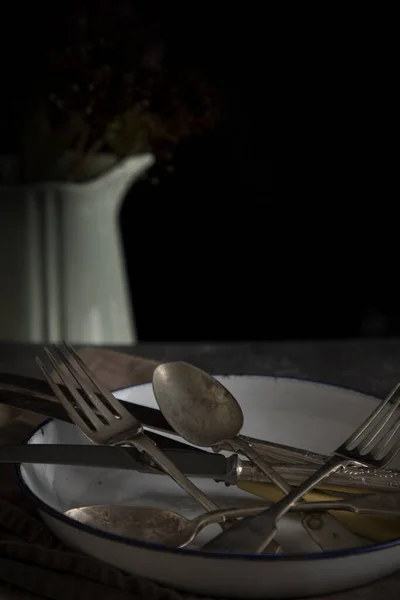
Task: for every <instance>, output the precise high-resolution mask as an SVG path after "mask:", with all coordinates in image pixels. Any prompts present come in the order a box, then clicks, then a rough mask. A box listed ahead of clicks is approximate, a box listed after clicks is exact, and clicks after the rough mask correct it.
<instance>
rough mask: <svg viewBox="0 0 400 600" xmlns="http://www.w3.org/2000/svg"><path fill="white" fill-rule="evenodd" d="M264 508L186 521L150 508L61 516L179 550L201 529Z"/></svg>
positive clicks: (84, 510) (103, 508)
mask: <svg viewBox="0 0 400 600" xmlns="http://www.w3.org/2000/svg"><path fill="white" fill-rule="evenodd" d="M263 509H265V504H258V505H257V506H251V507H246V508H221V509H219V510H214V511H211V512H207V513H203V514H201V515H199V516H198V517H196V518H194V519H187V518H186V517H183V516H182V515H179V514H178V513H176V512H173V511H172V510H168V509H164V508H157V507H151V506H118V505H97V506H96V505H94V506H81V507H79V508H71V509H70V510H67V511H66V512H65V513H64V514H65V515H66V516H67V517H70V518H71V519H74V520H75V521H79V523H82V524H84V525H90V526H91V527H96V528H97V529H101V530H103V531H107V532H108V533H113V534H115V535H120V536H121V537H125V538H132V539H134V540H138V541H141V542H148V543H153V544H163V545H164V546H169V547H173V548H182V547H184V546H186V545H187V544H189V543H190V542H191V541H192V540H193V539H194V538H195V537H196V535H197V534H198V533H200V531H201V530H202V529H204V528H205V527H206V526H207V525H212V524H214V523H224V522H225V521H226V520H227V519H228V518H230V517H231V518H234V517H242V516H251V515H256V514H258V513H260V512H261V511H262V510H263Z"/></svg>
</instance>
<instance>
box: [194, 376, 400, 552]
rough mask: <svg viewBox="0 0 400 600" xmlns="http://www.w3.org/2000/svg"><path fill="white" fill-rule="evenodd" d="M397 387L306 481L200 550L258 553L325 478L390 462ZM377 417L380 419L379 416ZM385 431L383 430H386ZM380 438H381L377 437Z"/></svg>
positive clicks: (396, 443) (396, 442)
mask: <svg viewBox="0 0 400 600" xmlns="http://www.w3.org/2000/svg"><path fill="white" fill-rule="evenodd" d="M399 388H400V383H398V384H397V385H396V387H395V388H394V389H393V390H392V391H391V392H390V394H389V395H388V396H387V398H385V399H384V400H383V401H382V402H381V403H380V404H379V405H378V407H377V408H376V409H375V410H374V411H373V412H372V413H371V415H370V416H369V417H368V418H367V419H366V420H365V421H364V422H363V423H362V424H361V425H360V426H359V427H358V428H357V429H356V431H355V432H354V433H353V435H351V436H350V437H349V438H348V439H347V440H346V441H345V442H344V443H343V444H342V445H341V446H339V447H338V448H337V449H336V450H335V451H334V452H333V453H332V456H331V458H329V459H328V460H327V462H326V463H325V464H324V465H322V467H320V468H319V469H318V470H317V471H316V472H315V473H314V474H313V475H311V476H310V477H309V478H308V479H306V481H305V482H304V483H303V484H301V485H300V486H299V487H297V488H294V489H293V490H292V491H291V492H290V493H289V494H287V496H285V498H283V499H282V500H280V501H279V502H277V503H276V504H274V505H273V506H272V507H271V508H270V509H268V510H265V511H263V512H262V513H260V514H259V515H257V516H255V517H248V518H246V519H242V520H241V521H239V522H238V523H236V524H235V525H233V526H232V527H231V528H230V529H229V530H228V531H225V532H223V533H221V534H220V535H218V536H217V537H216V538H214V539H213V540H211V541H210V542H208V543H207V544H206V545H205V546H204V547H203V550H206V551H210V552H233V553H246V554H248V553H260V552H262V551H263V550H264V549H265V548H266V547H267V545H268V544H269V543H270V542H271V540H272V539H273V538H274V536H275V534H276V530H277V527H276V524H277V522H278V520H279V519H280V518H281V517H283V516H284V515H285V514H286V513H287V512H288V510H290V508H291V507H292V506H293V505H294V504H296V502H297V501H298V500H300V499H301V498H302V497H303V496H304V495H305V494H307V492H309V491H310V490H312V489H313V488H314V487H316V486H317V485H318V484H319V483H321V481H323V480H324V479H325V478H326V477H329V475H331V474H332V473H334V472H335V471H337V470H338V469H340V468H341V467H345V466H347V465H348V464H349V463H352V462H353V463H354V462H357V463H361V464H363V465H365V466H368V467H375V468H378V469H380V468H382V467H385V466H386V465H387V464H388V463H390V461H391V460H393V458H394V457H395V456H396V455H397V454H398V452H399V451H400V439H399V436H398V435H396V434H397V433H398V431H399V429H400V417H399V416H398V415H396V411H397V409H398V407H399V405H400V394H399V395H398V397H397V398H395V396H396V394H397V392H398V390H399ZM392 400H393V404H392V406H391V407H390V408H389V410H388V411H387V412H386V414H383V411H384V410H385V408H386V407H387V406H388V404H389V403H390V402H391V401H392ZM381 415H383V416H382V417H381ZM380 417H381V418H380ZM385 428H387V430H386V431H385ZM381 434H382V435H381ZM380 435H381V437H379V436H380Z"/></svg>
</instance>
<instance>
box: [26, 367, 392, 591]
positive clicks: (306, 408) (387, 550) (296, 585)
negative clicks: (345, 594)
mask: <svg viewBox="0 0 400 600" xmlns="http://www.w3.org/2000/svg"><path fill="white" fill-rule="evenodd" d="M218 379H219V380H220V381H221V382H222V383H223V384H224V385H225V386H226V387H227V388H228V389H229V390H230V391H231V392H232V393H233V395H234V396H235V397H236V398H237V400H238V402H239V403H240V404H241V406H242V408H243V412H244V416H245V425H244V427H243V431H242V433H243V434H245V435H248V436H251V437H255V438H260V439H265V440H269V441H272V442H278V443H282V444H288V445H291V446H297V447H299V448H303V449H305V450H311V451H315V452H320V453H327V454H328V453H329V452H330V451H331V450H333V449H334V448H336V447H337V446H339V444H340V443H341V442H343V441H344V440H345V439H346V438H347V437H348V436H349V435H350V434H351V433H352V431H353V430H354V428H355V427H356V426H358V425H359V424H360V423H361V422H362V421H363V420H364V419H365V418H366V416H367V415H368V414H369V413H370V412H371V411H372V410H373V408H374V407H375V406H376V399H375V398H372V397H370V396H365V395H363V394H360V393H357V392H354V391H351V390H347V389H342V388H338V387H334V386H329V385H323V384H320V383H313V382H309V381H299V380H295V379H286V378H272V377H248V376H232V377H218ZM116 396H117V397H118V398H120V399H123V400H127V401H130V402H135V403H137V404H142V405H145V406H150V407H155V408H157V405H156V402H155V399H154V396H153V392H152V387H151V385H150V384H146V385H141V386H136V387H132V388H128V389H125V390H122V391H119V392H117V393H116ZM29 443H33V444H34V443H49V444H52V443H53V444H54V443H64V444H65V443H69V444H71V443H77V444H87V443H88V442H87V440H86V439H85V438H84V437H83V436H82V435H81V434H80V432H79V431H78V430H77V428H75V427H74V426H72V425H69V424H67V423H61V422H58V421H50V422H49V423H47V424H46V425H44V426H43V427H41V428H40V429H38V430H37V431H36V432H35V433H34V434H33V435H32V437H31V439H30V440H29ZM391 466H392V467H397V468H399V467H400V460H396V461H395V463H394V465H391ZM19 476H20V480H21V483H22V486H23V488H24V490H25V492H26V493H27V494H29V495H30V496H31V497H32V498H33V499H34V500H35V501H36V503H37V505H38V509H39V511H40V513H41V515H42V517H43V519H44V520H45V521H46V523H47V524H48V526H49V527H50V528H51V529H52V530H53V532H54V533H55V534H56V535H57V536H58V537H59V538H60V539H61V540H62V541H63V542H64V543H65V544H66V545H67V546H70V547H71V548H74V549H77V550H80V551H82V552H84V553H86V554H89V555H91V556H94V557H96V558H98V559H100V560H103V561H105V562H107V563H109V564H111V565H114V566H116V567H119V568H120V569H122V570H123V571H126V572H128V573H133V574H138V575H140V576H142V577H148V578H150V579H153V580H156V581H158V582H160V583H162V584H164V585H167V586H170V587H174V588H177V589H180V590H185V591H188V592H192V593H197V594H204V595H209V596H220V597H224V598H263V599H265V598H293V597H296V598H299V597H307V596H311V595H319V594H324V593H332V592H335V591H340V590H344V589H349V588H352V587H356V586H359V585H363V584H366V583H369V582H371V581H374V580H376V579H379V578H380V577H383V576H385V575H388V574H390V573H393V572H394V571H396V570H399V569H400V540H395V541H393V542H389V543H385V544H380V545H373V546H366V547H362V548H357V549H355V550H339V551H335V552H325V553H319V554H316V553H313V554H304V553H303V554H286V555H277V556H270V555H223V554H213V555H210V554H205V553H202V552H201V551H199V550H198V549H197V548H198V547H200V546H201V544H202V543H204V541H205V540H206V539H209V538H210V537H212V536H213V535H214V534H215V533H217V532H218V531H219V529H218V528H217V529H215V527H216V526H213V528H211V527H210V528H207V529H206V530H205V531H204V532H203V533H202V535H201V537H199V538H197V540H196V541H195V542H194V543H193V544H192V546H190V547H189V548H186V549H181V550H180V549H167V548H165V547H164V546H156V545H151V544H143V543H139V542H135V541H133V540H127V539H123V538H121V537H119V536H113V535H110V534H107V533H104V532H102V531H99V530H96V529H94V528H91V527H88V526H85V525H81V524H79V523H77V522H75V521H73V520H72V519H69V518H67V517H65V516H63V514H62V512H63V511H65V510H67V509H69V508H72V507H75V506H82V505H88V504H112V503H114V504H118V503H119V504H133V505H151V506H160V507H163V508H170V509H172V510H175V511H176V512H179V513H181V514H183V515H184V516H187V517H192V516H195V515H197V514H199V513H201V512H202V509H201V508H200V507H199V506H198V505H196V504H195V503H194V501H193V500H192V499H191V498H189V497H188V496H187V495H186V494H185V493H184V492H183V491H182V490H181V489H180V488H179V487H178V486H177V485H176V484H175V483H174V482H173V481H172V480H169V478H167V477H165V476H156V475H150V474H139V473H136V472H128V471H117V470H114V471H110V470H105V469H99V468H87V467H64V466H55V465H28V464H26V465H21V466H20V467H19ZM196 484H197V485H199V487H201V488H202V489H203V490H204V491H205V492H206V493H207V494H209V495H210V496H211V497H212V498H213V499H214V500H215V501H216V502H217V503H219V504H221V505H225V506H227V505H239V504H243V503H249V501H251V500H252V499H253V500H254V497H252V496H250V495H249V494H246V493H245V492H242V491H240V490H238V489H237V488H235V487H234V486H232V487H230V488H226V487H225V486H224V485H223V484H222V483H215V482H213V481H208V480H207V481H206V480H200V479H199V480H196ZM289 521H290V519H288V522H289ZM292 525H293V523H292Z"/></svg>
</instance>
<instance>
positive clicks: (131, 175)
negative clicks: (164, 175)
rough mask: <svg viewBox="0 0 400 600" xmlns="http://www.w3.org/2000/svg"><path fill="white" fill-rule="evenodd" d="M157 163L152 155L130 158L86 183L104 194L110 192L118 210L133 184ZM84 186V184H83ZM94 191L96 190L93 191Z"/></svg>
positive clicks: (115, 164) (119, 161)
mask: <svg viewBox="0 0 400 600" xmlns="http://www.w3.org/2000/svg"><path fill="white" fill-rule="evenodd" d="M154 162H155V158H154V156H153V155H152V154H150V153H149V154H138V155H135V156H128V157H126V158H123V159H121V160H118V162H115V163H114V164H113V165H111V166H110V167H109V168H108V169H107V170H106V171H103V173H102V174H101V175H100V176H99V177H98V178H96V179H92V180H91V181H88V182H86V184H85V183H84V184H83V185H87V186H90V187H93V188H96V187H97V186H100V187H101V189H102V193H103V194H104V192H105V191H106V190H108V191H109V196H110V197H113V198H114V199H115V202H116V206H115V207H114V208H118V206H119V204H120V203H121V202H122V200H123V199H124V197H125V195H126V193H127V191H128V190H129V188H130V187H131V186H132V184H133V183H134V182H135V181H136V180H137V179H139V177H141V176H142V175H143V174H144V173H145V172H146V171H147V170H148V169H149V168H150V167H151V166H152V165H153V164H154ZM81 185H82V184H81ZM93 191H94V190H93Z"/></svg>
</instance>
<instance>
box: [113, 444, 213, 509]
mask: <svg viewBox="0 0 400 600" xmlns="http://www.w3.org/2000/svg"><path fill="white" fill-rule="evenodd" d="M121 444H128V445H129V446H135V447H136V448H137V449H138V450H142V451H143V452H145V453H146V454H148V455H149V456H150V458H152V459H153V461H154V462H155V463H156V464H157V465H158V466H159V467H160V468H161V469H162V470H163V471H165V473H167V474H168V475H169V476H170V477H171V478H172V479H173V480H174V481H176V483H177V484H178V485H180V487H181V488H182V489H183V490H185V492H187V493H188V494H189V495H190V496H191V497H192V498H194V500H196V501H197V502H198V503H199V504H201V506H202V507H203V508H205V509H206V510H207V511H212V510H218V509H219V508H220V507H219V506H218V504H216V503H215V502H213V501H212V500H211V499H210V498H209V497H208V496H206V494H205V493H204V492H202V490H200V489H199V488H198V487H197V486H196V485H194V483H192V482H191V481H190V479H188V477H186V475H184V474H183V473H182V471H181V470H180V469H178V467H177V466H176V465H175V464H174V463H173V462H172V461H171V460H170V459H169V458H168V457H167V456H166V455H165V454H164V452H163V451H162V450H160V448H158V446H157V445H156V444H155V443H154V442H153V440H151V439H150V438H149V437H147V435H145V434H144V433H141V434H139V435H137V436H135V437H134V438H131V439H129V440H127V441H124V442H122V443H121Z"/></svg>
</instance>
